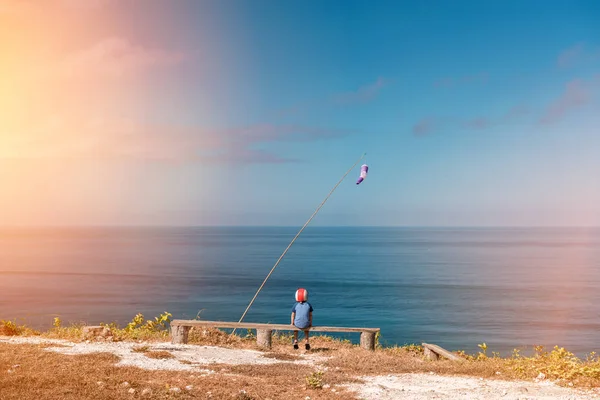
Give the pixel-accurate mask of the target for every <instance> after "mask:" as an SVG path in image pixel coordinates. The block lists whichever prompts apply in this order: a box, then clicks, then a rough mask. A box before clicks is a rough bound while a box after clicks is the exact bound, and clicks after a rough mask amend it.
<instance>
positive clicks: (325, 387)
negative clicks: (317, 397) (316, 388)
mask: <svg viewBox="0 0 600 400" xmlns="http://www.w3.org/2000/svg"><path fill="white" fill-rule="evenodd" d="M330 387H331V386H329V385H328V384H324V385H323V389H329V388H330Z"/></svg>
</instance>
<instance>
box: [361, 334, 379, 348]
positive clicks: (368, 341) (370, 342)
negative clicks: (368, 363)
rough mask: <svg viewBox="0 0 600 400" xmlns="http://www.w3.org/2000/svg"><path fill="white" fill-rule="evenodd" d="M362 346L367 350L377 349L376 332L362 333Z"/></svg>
mask: <svg viewBox="0 0 600 400" xmlns="http://www.w3.org/2000/svg"><path fill="white" fill-rule="evenodd" d="M360 347H362V348H363V349H365V350H371V351H374V350H375V332H366V331H365V332H361V333H360Z"/></svg>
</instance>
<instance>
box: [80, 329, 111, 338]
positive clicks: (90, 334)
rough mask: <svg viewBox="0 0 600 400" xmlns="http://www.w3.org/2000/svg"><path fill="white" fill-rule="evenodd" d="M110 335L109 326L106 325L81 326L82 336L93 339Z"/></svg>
mask: <svg viewBox="0 0 600 400" xmlns="http://www.w3.org/2000/svg"><path fill="white" fill-rule="evenodd" d="M109 336H112V332H111V331H110V328H109V327H107V326H84V327H83V338H84V339H88V340H89V339H93V338H97V337H101V338H107V337H109Z"/></svg>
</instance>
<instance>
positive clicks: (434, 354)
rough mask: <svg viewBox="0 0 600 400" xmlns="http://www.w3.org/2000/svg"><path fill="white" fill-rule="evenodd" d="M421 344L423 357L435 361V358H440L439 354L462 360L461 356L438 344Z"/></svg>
mask: <svg viewBox="0 0 600 400" xmlns="http://www.w3.org/2000/svg"><path fill="white" fill-rule="evenodd" d="M421 345H422V346H423V352H424V354H425V357H427V358H428V359H430V360H434V361H435V360H438V359H439V358H440V356H443V357H446V358H447V359H449V360H452V361H464V359H463V358H461V357H459V356H457V355H456V354H453V353H451V352H449V351H448V350H446V349H442V348H441V347H440V346H438V345H436V344H431V343H421Z"/></svg>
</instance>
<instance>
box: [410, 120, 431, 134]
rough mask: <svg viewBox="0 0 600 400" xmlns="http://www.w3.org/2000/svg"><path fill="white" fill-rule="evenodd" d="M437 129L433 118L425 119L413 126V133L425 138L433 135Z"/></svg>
mask: <svg viewBox="0 0 600 400" xmlns="http://www.w3.org/2000/svg"><path fill="white" fill-rule="evenodd" d="M436 128H437V125H436V122H435V118H433V117H426V118H423V119H421V120H420V121H419V122H417V123H416V124H415V125H414V126H413V129H412V131H413V133H414V134H415V136H425V135H429V134H431V133H433V132H434V131H435V130H436Z"/></svg>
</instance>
